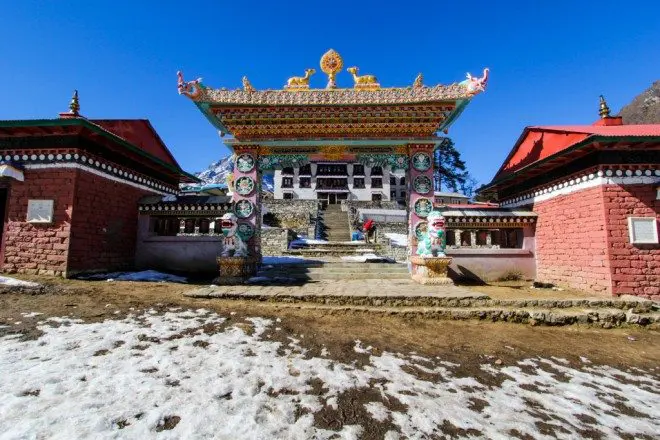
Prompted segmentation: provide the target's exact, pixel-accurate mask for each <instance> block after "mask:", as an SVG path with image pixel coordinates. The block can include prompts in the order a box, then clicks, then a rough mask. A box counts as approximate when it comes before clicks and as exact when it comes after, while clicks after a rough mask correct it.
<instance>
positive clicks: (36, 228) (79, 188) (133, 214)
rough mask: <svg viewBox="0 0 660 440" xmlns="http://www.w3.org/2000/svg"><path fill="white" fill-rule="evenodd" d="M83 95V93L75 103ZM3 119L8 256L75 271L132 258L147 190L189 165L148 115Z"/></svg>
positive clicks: (0, 165)
mask: <svg viewBox="0 0 660 440" xmlns="http://www.w3.org/2000/svg"><path fill="white" fill-rule="evenodd" d="M76 105H77V103H76ZM72 106H73V109H72V113H68V114H63V115H62V117H61V118H59V119H50V120H25V121H0V155H1V157H0V159H1V161H0V218H1V219H2V220H3V224H2V229H1V230H0V232H1V233H2V242H1V243H2V244H1V247H0V265H1V269H2V271H4V272H9V273H12V272H19V273H45V274H55V275H63V276H71V275H74V274H76V273H81V272H90V271H107V270H119V269H127V268H130V267H132V266H133V262H134V258H135V244H136V237H137V224H138V200H139V199H140V198H142V197H143V196H145V195H157V194H160V195H165V194H174V193H176V192H178V186H179V183H180V182H186V181H187V182H190V181H195V178H194V177H193V176H190V175H188V174H186V173H185V172H183V171H182V170H181V168H180V166H179V164H178V163H177V162H176V160H175V159H174V158H173V157H172V154H171V153H170V152H169V150H168V149H167V147H166V146H165V144H164V143H163V142H162V140H161V139H160V138H159V136H158V134H157V133H156V132H155V130H154V129H153V127H152V126H151V124H150V123H149V121H147V120H89V119H85V118H83V117H79V116H78V114H77V108H76V107H75V106H74V105H73V103H72Z"/></svg>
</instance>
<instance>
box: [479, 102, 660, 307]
mask: <svg viewBox="0 0 660 440" xmlns="http://www.w3.org/2000/svg"><path fill="white" fill-rule="evenodd" d="M601 117H602V118H601V119H600V120H599V121H597V122H596V123H595V124H593V125H571V126H538V127H527V128H526V129H525V130H524V131H523V133H522V135H521V136H520V138H519V139H518V141H517V142H516V144H515V146H514V147H513V149H512V151H511V153H510V154H509V156H508V157H507V158H506V160H505V161H504V164H503V165H502V167H501V168H500V170H499V171H498V172H497V174H496V176H495V178H494V179H493V181H492V182H491V183H490V184H488V186H487V187H486V188H484V189H483V190H482V193H483V194H488V193H491V194H493V195H494V196H495V197H496V198H497V200H498V201H499V202H500V204H501V206H502V207H508V208H513V207H521V208H528V209H530V210H532V211H534V212H535V213H536V214H538V220H537V222H536V246H535V249H536V251H535V252H536V265H537V267H536V269H537V279H539V280H541V281H546V282H553V283H557V284H564V285H568V286H572V287H575V288H580V289H585V290H589V291H595V292H602V293H606V294H613V295H622V294H633V295H639V296H643V297H647V298H652V299H660V246H659V245H658V218H660V215H659V208H660V200H659V198H660V189H659V188H660V124H657V125H623V123H622V120H621V118H620V117H610V116H609V109H607V106H606V104H605V102H604V101H601Z"/></svg>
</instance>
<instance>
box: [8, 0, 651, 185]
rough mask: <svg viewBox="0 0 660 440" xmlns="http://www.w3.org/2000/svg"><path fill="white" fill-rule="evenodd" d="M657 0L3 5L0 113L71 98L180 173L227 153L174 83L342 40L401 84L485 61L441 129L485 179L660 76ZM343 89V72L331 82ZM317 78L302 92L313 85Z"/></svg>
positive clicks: (364, 68) (258, 79)
mask: <svg viewBox="0 0 660 440" xmlns="http://www.w3.org/2000/svg"><path fill="white" fill-rule="evenodd" d="M659 15H660V2H657V1H656V2H652V1H637V2H630V3H624V2H620V1H619V2H615V1H598V2H596V1H588V2H586V1H560V0H558V1H553V2H540V1H534V0H529V1H515V2H507V1H502V2H494V1H484V2H481V1H478V0H473V1H469V2H465V1H462V2H445V1H440V0H436V1H430V2H418V3H416V2H401V1H397V2H394V1H380V2H373V3H371V2H368V1H360V2H341V1H335V2H332V1H324V2H318V3H316V2H313V1H307V2H295V1H280V2H250V1H233V2H226V1H220V0H218V1H201V0H197V1H191V2H181V1H177V2H174V1H160V2H147V1H135V0H133V1H123V0H116V1H112V2H97V1H84V2H83V1H67V2H55V1H52V2H45V1H42V2H34V1H27V0H21V1H15V0H0V83H2V84H3V86H4V87H3V91H2V98H1V101H0V102H2V105H0V119H29V118H51V117H56V116H57V114H58V113H59V112H60V111H64V110H66V109H67V104H68V101H69V98H70V96H71V92H72V90H73V89H78V90H79V91H80V97H81V105H82V113H83V114H84V115H85V116H87V117H89V118H147V119H149V120H151V122H152V124H153V125H154V126H155V128H156V130H157V131H158V132H159V133H160V135H161V136H162V138H163V139H164V141H165V143H166V144H167V145H168V146H169V147H170V149H171V150H172V152H173V153H174V155H175V157H176V158H177V159H178V160H179V162H180V164H181V165H182V166H183V168H184V169H186V170H187V171H191V172H194V171H200V170H202V169H204V168H206V167H207V166H208V164H209V163H210V162H212V161H214V160H217V159H218V158H219V157H221V156H222V155H224V154H226V153H227V149H226V147H224V146H223V145H222V143H221V141H220V139H219V137H218V135H217V133H216V132H215V130H214V129H213V127H212V126H211V125H210V124H209V123H208V121H207V120H206V119H205V118H204V117H203V116H202V115H201V113H199V112H198V111H197V109H196V108H195V107H194V105H193V104H192V103H191V102H189V101H188V100H187V99H185V98H183V97H181V96H179V95H178V94H177V92H176V71H177V70H179V69H181V70H183V72H184V73H185V75H186V77H187V78H190V79H193V78H196V77H200V76H201V77H203V78H204V82H205V84H207V85H208V86H210V87H228V88H235V87H239V86H240V84H241V77H242V76H243V75H247V76H248V77H249V78H250V80H251V82H252V84H253V85H254V86H255V87H256V88H258V89H262V88H281V87H282V85H283V84H284V83H285V81H286V79H287V78H288V77H290V76H293V75H301V74H302V73H303V72H304V69H305V68H308V67H313V68H316V69H317V71H318V70H319V69H318V62H319V58H320V56H321V55H322V54H323V53H324V52H325V51H326V50H327V49H329V48H334V49H336V50H337V51H338V52H339V53H340V54H341V55H342V56H343V58H344V60H345V64H346V65H357V66H359V67H360V69H361V73H365V74H366V73H371V74H375V75H376V76H378V78H379V80H380V82H381V84H382V85H383V86H405V85H409V84H411V83H412V81H413V80H414V78H415V76H416V75H417V73H418V72H423V73H424V77H425V82H426V83H427V84H437V83H451V82H454V81H461V80H462V79H464V77H465V73H466V72H467V71H470V72H472V73H473V74H475V75H476V74H478V73H480V72H481V70H482V69H483V67H489V68H490V69H491V78H490V84H489V88H488V90H487V91H486V93H484V94H482V95H479V96H477V97H476V98H475V99H474V100H473V101H472V103H471V104H470V105H469V106H468V108H467V109H466V111H465V112H464V113H463V115H462V116H461V117H460V118H459V119H458V120H457V121H456V122H455V123H454V125H453V126H452V128H451V130H450V133H449V134H450V136H451V137H452V138H453V139H454V141H455V143H456V146H457V147H458V148H459V150H460V151H461V153H462V155H463V158H464V159H465V160H466V162H467V164H468V167H469V170H470V171H471V173H472V174H473V175H474V176H475V177H476V178H477V180H479V181H480V182H481V183H485V182H488V181H489V180H490V179H491V178H492V177H493V174H494V173H495V171H496V170H497V168H498V167H499V165H500V164H501V162H502V160H503V159H504V157H505V156H506V154H507V153H508V151H509V150H510V149H511V147H512V145H513V143H514V142H515V140H516V139H517V137H518V136H519V134H520V132H521V130H522V129H523V127H525V126H527V125H541V124H564V123H566V124H574V123H585V124H586V123H591V122H593V121H594V120H595V119H596V118H597V117H598V113H597V112H598V95H599V94H601V93H602V94H604V95H605V96H606V98H607V100H608V102H609V105H610V107H611V108H612V110H614V111H618V110H619V109H620V108H621V107H622V106H623V105H625V104H626V103H628V102H629V101H630V100H631V99H632V98H633V97H634V96H635V95H637V94H638V93H640V92H641V91H643V90H644V89H646V88H647V87H649V86H650V84H651V83H652V82H653V81H654V80H657V79H658V78H659V77H660V26H659V25H658V20H657V17H658V16H659ZM338 83H339V85H340V86H346V87H348V86H350V85H351V79H350V76H349V74H347V73H342V74H340V75H339V76H338ZM323 85H324V80H323V76H322V75H321V74H320V73H317V75H316V76H314V77H312V86H317V87H323Z"/></svg>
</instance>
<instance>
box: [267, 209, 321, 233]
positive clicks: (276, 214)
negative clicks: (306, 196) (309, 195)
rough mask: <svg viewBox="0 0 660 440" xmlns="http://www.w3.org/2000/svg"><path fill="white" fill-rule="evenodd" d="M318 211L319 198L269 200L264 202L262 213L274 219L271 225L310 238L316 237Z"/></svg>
mask: <svg viewBox="0 0 660 440" xmlns="http://www.w3.org/2000/svg"><path fill="white" fill-rule="evenodd" d="M318 211H319V203H318V200H268V201H264V202H263V203H262V214H263V215H268V217H270V220H272V223H271V224H270V225H269V226H272V227H274V228H284V229H291V230H293V231H295V232H296V233H297V234H301V235H306V236H308V237H310V238H313V237H314V224H315V219H316V217H318ZM268 217H267V218H268Z"/></svg>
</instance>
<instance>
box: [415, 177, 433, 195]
mask: <svg viewBox="0 0 660 440" xmlns="http://www.w3.org/2000/svg"><path fill="white" fill-rule="evenodd" d="M432 186H433V184H432V183H431V179H429V178H428V177H427V176H417V177H415V180H414V181H413V188H414V190H415V191H416V192H417V193H419V194H428V193H430V192H431V188H432Z"/></svg>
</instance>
